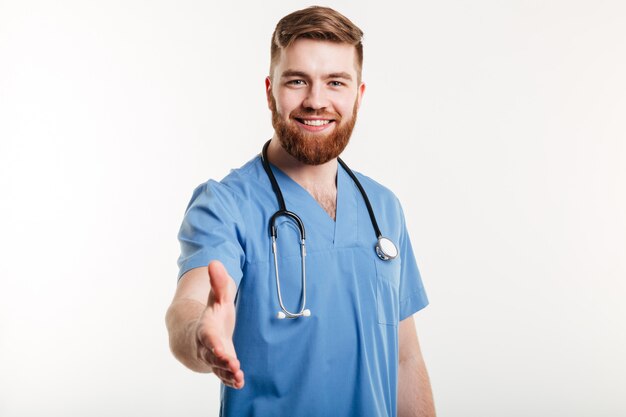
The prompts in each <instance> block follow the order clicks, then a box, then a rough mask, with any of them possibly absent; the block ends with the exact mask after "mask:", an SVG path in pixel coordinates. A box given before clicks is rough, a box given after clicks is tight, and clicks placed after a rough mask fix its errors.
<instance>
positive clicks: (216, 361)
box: [204, 349, 241, 374]
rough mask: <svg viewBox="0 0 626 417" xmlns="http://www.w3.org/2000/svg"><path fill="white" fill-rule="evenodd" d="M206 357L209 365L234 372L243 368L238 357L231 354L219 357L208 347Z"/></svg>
mask: <svg viewBox="0 0 626 417" xmlns="http://www.w3.org/2000/svg"><path fill="white" fill-rule="evenodd" d="M204 359H205V361H206V362H207V363H208V364H209V365H211V366H214V367H217V368H221V369H224V370H227V371H229V372H231V373H233V374H234V373H235V372H237V371H238V370H240V369H241V363H240V362H239V360H238V359H237V358H234V357H232V356H230V355H227V356H226V357H225V358H222V357H218V356H216V355H215V354H213V352H211V351H210V350H208V349H207V350H206V351H205V352H204Z"/></svg>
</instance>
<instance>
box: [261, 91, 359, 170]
mask: <svg viewBox="0 0 626 417" xmlns="http://www.w3.org/2000/svg"><path fill="white" fill-rule="evenodd" d="M270 101H271V104H272V107H271V110H272V126H274V131H275V132H276V136H277V137H278V139H279V142H280V144H281V146H282V147H283V149H284V150H285V151H286V152H287V153H288V154H289V155H291V156H293V157H294V158H296V159H297V160H298V161H300V162H302V163H303V164H307V165H321V164H324V163H326V162H328V161H330V160H331V159H335V158H337V157H338V156H339V155H340V154H341V152H343V150H344V149H345V148H346V146H348V142H349V141H350V136H351V135H352V130H353V129H354V125H355V123H356V115H357V105H356V101H355V103H354V108H353V110H352V118H351V119H350V120H347V121H346V122H344V123H342V120H343V119H342V117H341V116H340V115H339V114H337V113H329V112H325V111H318V110H313V109H301V110H294V111H293V112H291V114H290V115H289V121H285V119H284V117H283V116H282V115H281V114H280V113H279V112H278V110H276V100H275V99H274V96H273V95H272V96H271V98H270ZM311 116H315V117H323V118H326V119H332V120H333V122H331V123H335V128H334V129H333V131H332V132H330V133H328V134H321V133H308V132H303V131H302V130H301V129H300V128H298V126H296V125H295V123H298V122H297V121H295V119H296V118H303V117H311Z"/></svg>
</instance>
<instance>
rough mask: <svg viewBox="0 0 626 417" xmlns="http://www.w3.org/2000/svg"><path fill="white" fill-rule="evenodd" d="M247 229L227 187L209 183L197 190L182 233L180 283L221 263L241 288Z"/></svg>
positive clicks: (190, 203)
mask: <svg viewBox="0 0 626 417" xmlns="http://www.w3.org/2000/svg"><path fill="white" fill-rule="evenodd" d="M243 227H244V223H243V221H242V217H241V213H240V210H239V206H238V205H237V203H236V200H235V197H234V196H233V195H232V193H231V192H230V190H229V189H228V188H227V187H226V186H224V185H222V184H220V183H218V182H215V181H208V182H206V183H205V184H203V185H200V186H199V187H198V188H196V189H195V191H194V192H193V196H192V197H191V201H190V202H189V205H188V206H187V210H186V212H185V217H184V219H183V223H182V225H181V226H180V231H179V232H178V240H179V242H180V257H179V258H178V267H179V272H178V279H180V277H182V276H183V275H184V274H185V272H187V271H189V270H190V269H193V268H198V267H202V266H207V265H208V264H209V262H211V261H213V260H218V261H220V262H222V263H223V264H224V266H225V267H226V270H227V271H228V273H229V274H230V276H231V277H232V278H233V279H234V280H235V283H236V284H237V286H239V282H240V281H241V277H242V276H243V272H242V270H243V265H244V262H245V255H244V250H243V243H242V241H241V239H242V236H244V233H243V231H242V228H243Z"/></svg>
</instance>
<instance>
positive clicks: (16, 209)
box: [0, 0, 626, 417]
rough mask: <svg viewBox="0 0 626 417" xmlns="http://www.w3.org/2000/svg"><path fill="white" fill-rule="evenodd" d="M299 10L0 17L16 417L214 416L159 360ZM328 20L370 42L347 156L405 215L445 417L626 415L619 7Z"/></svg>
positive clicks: (403, 12) (8, 383)
mask: <svg viewBox="0 0 626 417" xmlns="http://www.w3.org/2000/svg"><path fill="white" fill-rule="evenodd" d="M285 3H286V2H285ZM409 4H411V5H410V6H409ZM308 5H309V3H303V2H297V1H293V2H289V4H283V3H280V4H279V3H278V2H247V3H243V4H242V2H232V3H231V4H227V2H210V1H176V2H174V1H140V0H125V1H71V0H61V1H55V2H47V1H28V0H26V1H6V0H0V187H1V193H0V239H1V247H0V415H1V416H4V417H14V416H42V415H45V416H134V415H137V416H144V415H150V416H174V415H185V416H207V415H216V413H217V410H218V407H219V403H218V398H219V393H218V384H217V382H216V380H215V378H214V377H213V376H212V375H199V374H194V373H192V372H191V371H188V370H187V369H186V368H184V367H183V366H182V365H180V364H179V363H177V362H176V361H175V359H174V358H173V357H172V356H171V354H170V353H169V350H168V344H167V335H166V331H165V326H164V314H165V311H166V308H167V306H168V304H169V302H170V299H171V296H172V295H173V292H174V289H175V285H176V273H177V267H176V258H177V256H178V242H177V240H176V234H177V231H178V227H179V225H180V222H181V220H182V216H183V212H184V209H185V207H186V204H187V202H188V200H189V198H190V196H191V192H192V190H193V188H194V187H195V186H196V185H197V184H199V183H201V182H203V181H205V180H206V179H208V178H216V179H219V178H222V177H223V176H224V175H226V174H227V173H228V170H229V169H230V168H234V167H237V166H240V165H241V164H243V163H244V162H246V161H247V160H249V159H250V158H251V157H252V156H253V155H254V154H256V153H258V152H259V150H260V147H261V145H262V143H263V142H264V141H265V140H267V139H268V138H269V137H270V136H271V133H272V130H271V125H270V114H269V111H268V110H267V108H266V104H265V99H264V90H263V80H264V77H265V75H266V74H267V70H268V65H269V44H270V35H271V33H272V31H273V28H274V25H275V24H276V22H277V21H278V20H279V19H280V18H281V17H282V16H284V15H285V14H287V13H289V12H291V11H293V10H296V9H298V8H301V7H304V6H308ZM331 6H333V7H335V8H336V9H338V10H339V11H341V12H343V13H344V14H346V15H347V16H348V17H350V18H351V19H352V20H353V21H354V22H355V23H356V24H358V25H359V26H360V27H361V28H362V29H363V30H364V31H365V34H366V38H365V67H364V80H365V81H366V83H367V85H368V88H367V92H366V95H365V98H364V102H363V106H362V110H361V112H360V115H359V122H358V123H357V129H356V130H355V134H354V136H353V140H352V142H351V144H350V146H349V147H348V150H347V152H346V154H345V155H344V156H345V159H346V161H347V162H348V163H349V164H350V165H351V166H352V167H353V168H354V169H355V170H359V171H362V172H364V173H366V174H367V175H369V176H372V177H373V178H375V179H377V180H379V181H380V182H382V183H383V184H385V185H387V186H389V187H390V188H391V189H392V190H394V191H395V192H396V194H397V195H398V196H399V197H400V199H401V201H402V202H403V204H404V209H405V212H406V215H407V219H408V224H409V227H410V232H411V235H412V240H413V245H414V248H415V251H416V255H417V258H418V262H419V264H420V267H421V270H422V275H423V279H424V282H425V285H426V288H427V291H428V294H429V297H430V300H431V305H430V306H429V307H428V308H427V309H425V310H423V311H422V312H420V313H419V314H418V315H417V316H416V323H417V327H418V334H419V335H420V340H421V343H422V349H423V352H424V355H425V357H426V360H427V364H428V366H429V370H430V375H431V379H432V385H433V390H434V394H435V400H436V404H437V408H438V412H439V416H471V417H473V416H485V417H489V416H493V417H496V416H497V417H501V416H507V417H511V416H568V417H575V416H594V417H599V416H624V415H626V400H624V395H623V394H624V387H625V386H626V376H625V375H626V361H625V360H624V357H623V356H624V352H626V334H625V333H626V331H625V327H626V326H625V323H624V317H626V308H625V307H624V304H625V300H626V298H625V297H626V279H625V278H626V218H625V217H626V216H625V213H626V144H625V142H626V117H625V116H626V77H625V74H626V24H625V22H626V6H625V3H624V2H622V1H618V0H616V1H602V0H595V1H565V0H563V1H486V0H479V1H473V2H465V1H437V2H411V3H409V2H406V3H401V2H396V1H384V2H379V1H377V2H372V1H360V2H348V1H337V2H335V3H333V4H332V5H331ZM259 227H264V226H263V225H260V226H259Z"/></svg>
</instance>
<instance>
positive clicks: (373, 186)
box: [352, 171, 401, 211]
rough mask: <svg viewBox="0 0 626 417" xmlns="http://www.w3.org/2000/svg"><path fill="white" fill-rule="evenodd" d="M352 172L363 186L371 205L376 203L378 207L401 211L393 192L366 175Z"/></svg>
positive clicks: (398, 201)
mask: <svg viewBox="0 0 626 417" xmlns="http://www.w3.org/2000/svg"><path fill="white" fill-rule="evenodd" d="M352 172H354V175H355V176H356V177H357V179H358V180H359V182H360V183H361V185H362V186H363V189H364V190H365V192H366V193H367V196H368V198H369V200H370V202H371V203H372V204H375V202H376V203H378V204H379V205H383V206H385V207H389V208H392V207H395V208H396V209H397V210H400V211H401V205H400V200H398V197H396V195H395V194H394V193H393V191H391V190H390V189H389V188H387V187H386V186H385V185H383V184H381V183H379V182H378V181H376V180H374V179H372V178H370V177H368V176H367V175H364V174H362V173H360V172H358V171H352Z"/></svg>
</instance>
